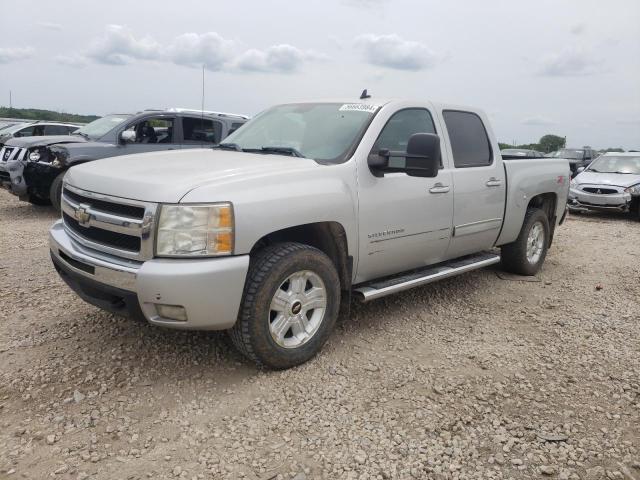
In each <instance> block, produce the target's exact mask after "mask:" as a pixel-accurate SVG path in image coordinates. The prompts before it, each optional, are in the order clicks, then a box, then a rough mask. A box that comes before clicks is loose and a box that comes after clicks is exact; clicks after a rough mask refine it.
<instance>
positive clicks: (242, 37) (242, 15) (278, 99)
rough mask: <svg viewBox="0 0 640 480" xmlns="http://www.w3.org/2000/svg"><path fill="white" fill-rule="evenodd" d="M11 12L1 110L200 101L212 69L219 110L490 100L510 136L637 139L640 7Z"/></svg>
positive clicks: (79, 6)
mask: <svg viewBox="0 0 640 480" xmlns="http://www.w3.org/2000/svg"><path fill="white" fill-rule="evenodd" d="M2 18H3V19H5V21H3V22H2V23H3V25H2V29H1V30H0V72H2V73H1V74H0V104H4V105H7V104H8V96H9V90H12V91H13V98H14V106H16V107H35V108H47V109H55V110H62V111H67V112H74V113H96V114H105V113H109V112H130V111H135V110H140V109H144V108H159V107H170V106H180V107H196V108H199V106H200V96H201V70H200V69H201V68H202V65H203V64H204V65H206V68H207V71H206V81H205V82H206V86H205V95H206V100H205V108H207V109H211V110H221V111H229V112H237V113H247V114H255V113H257V112H259V111H260V110H262V109H263V108H265V107H267V106H269V105H272V104H274V103H283V102H288V101H294V100H301V99H311V98H325V97H336V96H339V97H343V96H344V97H354V98H355V97H356V96H357V95H358V94H359V93H360V92H361V91H362V89H363V88H368V89H369V92H370V93H371V94H373V95H374V96H384V97H410V98H420V99H432V100H436V101H444V102H451V103H461V104H471V105H476V106H479V107H481V108H484V109H485V110H486V111H487V112H488V113H489V115H490V116H491V118H492V120H493V124H494V129H495V131H496V133H497V135H498V137H499V139H500V140H501V141H506V142H511V141H512V140H515V141H517V142H518V143H525V142H534V141H537V140H538V139H539V138H540V136H542V135H543V134H545V133H556V134H559V135H566V136H567V140H568V143H569V145H570V146H582V145H591V146H594V147H597V148H603V147H616V146H622V147H623V148H627V149H628V148H640V1H638V0H609V1H607V2H603V1H601V0H536V1H533V0H529V1H526V2H525V1H522V0H484V1H477V0H451V1H448V2H443V1H439V0H438V1H431V0H318V1H315V0H305V1H299V0H298V1H293V0H286V1H285V0H273V1H272V0H261V1H258V0H254V1H248V0H245V1H236V2H220V1H211V0H209V1H205V0H202V1H196V0H180V1H155V2H152V1H150V0H141V1H138V2H132V1H130V0H128V1H120V0H110V1H109V2H91V1H87V0H56V1H45V0H40V1H34V0H20V1H12V2H6V3H5V4H4V5H3V9H2ZM7 19H13V20H11V21H7Z"/></svg>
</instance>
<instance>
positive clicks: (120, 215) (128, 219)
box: [61, 185, 157, 261]
mask: <svg viewBox="0 0 640 480" xmlns="http://www.w3.org/2000/svg"><path fill="white" fill-rule="evenodd" d="M61 206H62V220H63V222H64V227H65V230H66V231H67V233H68V234H69V236H71V238H73V239H74V240H75V241H76V242H78V243H80V244H82V245H84V246H85V247H87V248H91V249H93V250H98V251H100V252H104V253H107V254H110V255H116V256H118V257H122V258H127V259H131V260H138V261H144V260H149V259H151V258H153V243H154V225H155V217H156V210H157V204H155V203H147V202H140V201H137V200H129V199H125V198H119V197H112V196H109V195H103V194H98V193H94V192H88V191H85V190H81V189H79V188H76V187H72V186H70V185H65V186H64V189H63V191H62V202H61Z"/></svg>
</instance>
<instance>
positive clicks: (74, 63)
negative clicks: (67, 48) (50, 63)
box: [53, 53, 87, 68]
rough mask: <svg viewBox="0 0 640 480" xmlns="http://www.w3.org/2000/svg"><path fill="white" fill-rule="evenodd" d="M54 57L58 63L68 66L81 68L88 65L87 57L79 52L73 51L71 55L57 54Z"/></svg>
mask: <svg viewBox="0 0 640 480" xmlns="http://www.w3.org/2000/svg"><path fill="white" fill-rule="evenodd" d="M53 59H54V61H55V62H56V63H59V64H60V65H66V66H68V67H76V68H80V67H84V66H86V65H87V58H86V57H84V56H83V55H79V54H77V53H73V54H71V55H57V56H55V57H54V58H53Z"/></svg>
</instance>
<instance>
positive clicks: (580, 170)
mask: <svg viewBox="0 0 640 480" xmlns="http://www.w3.org/2000/svg"><path fill="white" fill-rule="evenodd" d="M582 172H584V167H578V169H577V170H576V173H582Z"/></svg>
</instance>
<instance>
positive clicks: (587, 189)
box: [582, 187, 618, 195]
mask: <svg viewBox="0 0 640 480" xmlns="http://www.w3.org/2000/svg"><path fill="white" fill-rule="evenodd" d="M582 191H583V192H588V193H595V194H598V195H613V194H615V193H618V190H616V189H615V188H605V187H583V188H582Z"/></svg>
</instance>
